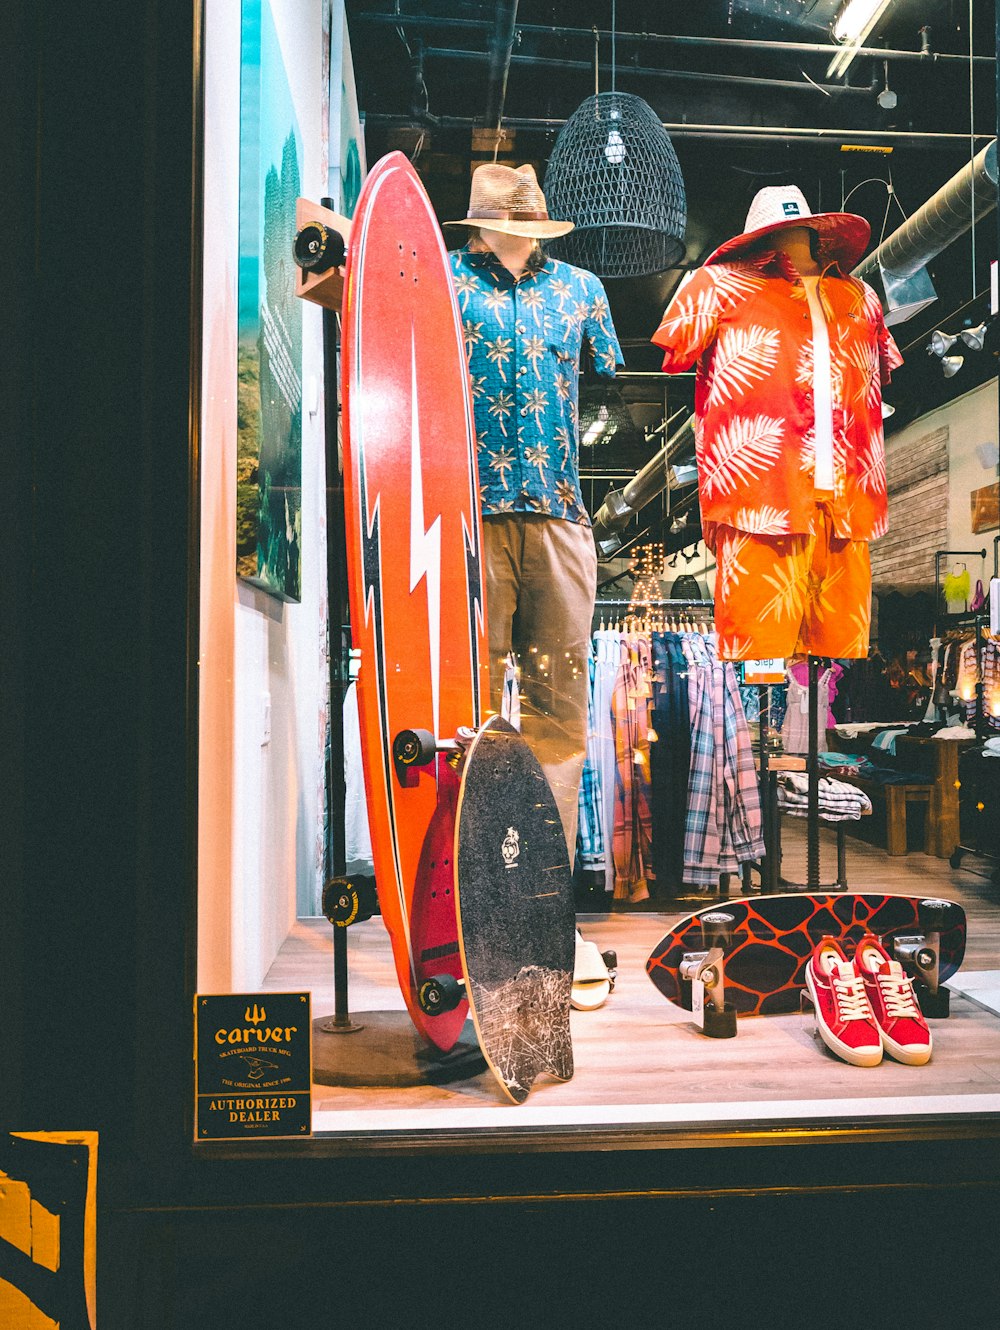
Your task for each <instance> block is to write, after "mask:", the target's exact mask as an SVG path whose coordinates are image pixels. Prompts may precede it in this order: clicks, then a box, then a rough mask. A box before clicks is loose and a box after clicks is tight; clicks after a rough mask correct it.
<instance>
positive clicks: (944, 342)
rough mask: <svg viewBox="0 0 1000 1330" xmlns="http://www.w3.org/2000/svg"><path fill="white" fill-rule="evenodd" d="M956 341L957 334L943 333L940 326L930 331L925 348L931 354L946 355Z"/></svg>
mask: <svg viewBox="0 0 1000 1330" xmlns="http://www.w3.org/2000/svg"><path fill="white" fill-rule="evenodd" d="M957 341H958V334H957V333H954V334H951V333H943V332H942V331H941V330H940V328H935V330H934V332H932V333H931V340H930V341H929V342H928V344H927V350H928V352H929V353H930V354H931V355H932V356H946V355H947V354H948V351H949V350H950V348H951V347H952V346H954V345H955V343H956V342H957Z"/></svg>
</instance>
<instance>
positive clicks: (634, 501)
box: [594, 416, 698, 559]
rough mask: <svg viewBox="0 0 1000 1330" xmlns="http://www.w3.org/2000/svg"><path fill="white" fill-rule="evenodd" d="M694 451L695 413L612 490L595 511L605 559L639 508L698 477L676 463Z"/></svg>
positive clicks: (598, 542)
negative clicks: (623, 481)
mask: <svg viewBox="0 0 1000 1330" xmlns="http://www.w3.org/2000/svg"><path fill="white" fill-rule="evenodd" d="M693 451H694V416H688V418H687V420H685V422H684V424H683V425H681V427H680V428H679V429H678V430H677V431H676V433H674V434H673V435H672V436H671V437H670V439H668V441H667V442H666V443H665V444H664V445H663V447H662V448H661V449H660V451H659V452H658V453H657V454H656V455H655V456H654V457H651V458H650V459H649V461H648V462H647V463H646V465H645V466H644V467H643V468H642V470H641V471H640V472H639V473H638V475H635V476H633V477H632V479H631V480H630V481H629V482H628V484H627V485H626V486H625V487H624V489H620V490H611V491H610V492H609V493H608V494H607V495H606V496H605V499H604V502H603V503H602V504H601V506H600V508H599V509H598V510H597V512H596V513H595V514H594V541H595V543H596V545H597V551H598V554H599V555H600V557H601V558H602V559H610V558H611V556H612V555H613V554H614V553H615V551H616V550H619V549H620V548H621V545H622V537H621V535H620V532H621V531H622V529H623V528H624V527H625V526H627V525H628V523H629V520H630V518H632V517H634V516H635V514H636V513H637V512H638V511H639V509H640V508H645V506H646V504H647V503H649V502H651V500H653V499H655V498H656V496H657V495H658V494H662V493H663V491H664V490H665V489H680V488H682V487H684V486H687V485H693V484H694V483H695V482H696V481H697V479H698V473H697V471H695V469H694V467H693V466H692V467H681V466H679V465H677V463H678V461H679V459H680V458H681V457H682V456H684V455H686V454H690V453H691V452H693Z"/></svg>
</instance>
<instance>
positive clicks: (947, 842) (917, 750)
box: [896, 735, 976, 859]
mask: <svg viewBox="0 0 1000 1330" xmlns="http://www.w3.org/2000/svg"><path fill="white" fill-rule="evenodd" d="M975 742H976V740H975V739H935V738H933V737H932V738H918V737H916V736H913V737H910V736H906V735H900V736H899V738H898V739H897V740H896V753H897V755H898V756H899V757H901V758H904V759H905V760H906V762H907V765H910V764H911V763H912V765H913V769H914V770H915V771H926V773H927V776H928V779H929V780H930V782H931V794H930V806H929V808H928V811H927V821H928V823H929V832H930V835H929V837H928V840H927V843H926V845H925V850H926V853H927V854H933V855H934V856H935V857H936V858H938V859H948V858H950V856H951V853H952V851H953V850H954V848H955V846H956V845H959V844H961V841H962V836H961V832H960V830H959V825H958V786H959V781H958V757H959V754H960V753H963V752H964V751H965V750H966V749H967V748H968V747H970V745H972V744H974V743H975Z"/></svg>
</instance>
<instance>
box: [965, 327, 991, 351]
mask: <svg viewBox="0 0 1000 1330" xmlns="http://www.w3.org/2000/svg"><path fill="white" fill-rule="evenodd" d="M986 327H987V325H986V324H985V323H980V324H979V325H978V326H977V327H975V328H963V329H962V331H961V332H960V333H959V334H958V335H959V337H961V339H962V341H963V342H964V343H965V345H966V346H967V347H969V349H970V350H972V351H981V350H982V349H983V344H984V343H985V341H986Z"/></svg>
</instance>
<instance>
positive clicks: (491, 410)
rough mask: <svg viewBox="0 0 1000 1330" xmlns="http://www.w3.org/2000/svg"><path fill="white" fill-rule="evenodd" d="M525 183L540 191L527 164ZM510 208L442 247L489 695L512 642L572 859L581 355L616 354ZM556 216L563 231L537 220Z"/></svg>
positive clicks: (582, 599)
mask: <svg viewBox="0 0 1000 1330" xmlns="http://www.w3.org/2000/svg"><path fill="white" fill-rule="evenodd" d="M485 170H487V168H484V167H480V168H479V171H485ZM492 170H493V171H495V172H498V173H499V172H501V171H504V170H509V168H499V167H493V168H492ZM519 171H520V172H522V173H524V172H530V171H531V168H530V167H522V168H519ZM477 174H478V172H477ZM510 174H511V175H514V174H515V173H514V172H513V171H511V172H510ZM530 181H531V183H532V184H533V185H534V189H535V190H536V191H537V197H538V198H539V199H541V191H540V190H538V189H537V183H536V182H534V173H533V172H531V176H530ZM474 190H475V183H474ZM541 202H542V207H544V199H542V200H541ZM531 215H532V216H534V217H537V216H538V214H537V213H533V214H531ZM492 216H497V217H504V216H505V214H504V213H502V212H499V211H498V212H495V213H492V214H491V217H492ZM510 216H511V217H512V218H514V219H515V220H514V221H513V222H512V223H511V225H512V228H513V227H514V226H516V227H518V231H517V232H512V231H508V230H501V229H493V228H492V227H490V226H489V225H488V224H486V223H485V221H484V223H483V224H482V225H480V226H478V227H477V226H476V225H475V223H474V221H473V219H472V215H471V212H470V218H469V219H467V220H466V221H465V223H464V224H465V225H467V226H470V228H471V235H472V239H471V240H470V242H469V243H468V244H467V245H466V247H465V248H464V249H461V250H456V251H453V252H452V254H451V256H450V258H451V265H452V274H453V279H454V282H455V290H456V294H457V296H458V305H459V312H460V315H461V318H462V322H463V327H464V332H465V347H466V354H467V356H468V360H469V373H470V377H471V382H472V397H473V409H474V413H475V423H476V435H477V441H478V456H479V484H480V497H481V501H482V511H483V540H484V549H485V561H486V591H487V602H486V603H487V615H488V621H489V635H490V657H491V659H490V684H491V704H492V706H493V708H494V709H495V710H499V707H500V695H501V690H502V686H503V675H504V664H505V661H506V659H507V656H508V653H510V652H511V651H513V652H514V654H515V656H516V657H517V660H518V664H519V667H520V687H521V723H522V730H523V732H524V735H525V738H526V739H527V740H528V742H529V743H530V744H531V746H532V749H533V751H534V752H535V755H536V756H537V758H538V760H539V762H540V763H541V765H542V768H543V770H544V771H545V774H546V776H547V778H548V780H549V783H550V784H551V786H552V789H553V793H554V794H555V797H556V802H557V804H558V806H559V812H560V816H561V818H562V823H563V830H564V832H565V834H566V841H567V845H568V847H569V853H570V861H571V862H572V860H573V856H574V852H575V848H576V826H577V800H578V793H579V784H580V775H581V772H582V768H583V760H584V755H585V749H586V741H587V657H588V653H589V651H590V623H591V617H592V615H593V606H594V595H595V590H596V581H597V557H596V553H595V549H594V541H593V536H592V533H591V530H590V518H589V516H588V514H587V510H586V508H585V507H584V503H583V496H582V494H581V491H580V479H579V470H578V467H579V440H578V418H579V413H578V395H579V372H580V360H581V356H582V355H584V354H586V355H588V356H589V357H590V359H591V364H592V368H593V370H594V371H595V372H596V373H597V374H599V375H602V376H605V377H613V375H614V373H615V369H616V366H617V365H618V364H620V363H621V359H622V358H621V349H620V347H619V345H618V339H617V337H616V335H615V330H614V326H613V324H612V322H611V314H610V310H609V308H608V301H607V296H606V295H605V292H604V288H603V286H602V285H601V283H600V281H599V280H598V279H597V278H596V277H595V276H594V275H593V274H592V273H589V272H584V271H583V270H582V269H579V268H574V267H572V266H570V265H569V264H565V263H560V262H558V261H556V260H554V259H550V258H547V257H546V256H545V254H544V252H543V251H542V249H541V247H540V245H539V243H538V239H537V237H536V236H535V235H531V234H529V235H525V234H522V233H521V232H522V231H523V230H525V229H527V228H528V227H530V225H531V223H530V222H527V223H525V222H520V223H519V222H517V220H516V218H517V214H516V213H511V214H510ZM544 216H545V217H546V218H547V214H544ZM504 224H505V223H504V222H503V221H501V222H498V223H497V225H498V227H499V226H502V225H504ZM555 226H561V227H562V233H564V232H565V231H566V230H568V229H569V227H568V225H567V224H559V223H549V222H548V221H545V223H544V224H543V226H542V227H539V228H538V229H539V231H540V232H541V233H542V234H543V235H545V234H552V233H553V232H552V230H551V229H549V230H548V231H546V230H545V228H546V227H548V228H554V227H555Z"/></svg>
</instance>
